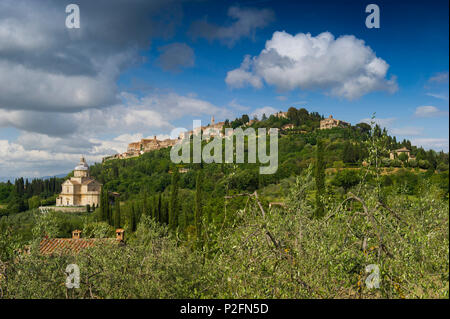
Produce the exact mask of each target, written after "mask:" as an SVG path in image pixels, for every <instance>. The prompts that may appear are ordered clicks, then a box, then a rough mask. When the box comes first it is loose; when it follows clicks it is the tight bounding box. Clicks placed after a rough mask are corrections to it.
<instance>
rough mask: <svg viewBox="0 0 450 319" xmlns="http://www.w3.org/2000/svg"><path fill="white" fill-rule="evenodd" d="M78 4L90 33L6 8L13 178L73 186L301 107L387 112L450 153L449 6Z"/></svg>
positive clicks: (2, 14) (6, 172)
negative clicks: (211, 130) (198, 127)
mask: <svg viewBox="0 0 450 319" xmlns="http://www.w3.org/2000/svg"><path fill="white" fill-rule="evenodd" d="M67 3H69V2H67ZM369 3H376V4H377V5H378V6H379V8H380V28H379V29H375V28H372V29H368V28H367V27H366V26H365V19H366V17H367V15H368V13H366V12H365V8H366V5H368V4H369ZM78 4H79V7H80V18H81V28H80V29H78V30H76V29H71V30H69V29H67V28H65V26H64V19H65V17H66V13H65V12H64V8H65V5H66V4H65V3H64V1H62V2H61V1H51V0H48V1H45V2H44V4H43V5H40V6H38V5H36V3H33V1H25V0H24V1H18V2H16V1H10V0H5V1H2V4H0V87H2V88H1V89H0V96H2V97H0V152H1V153H2V159H0V176H19V175H25V176H30V177H31V176H43V175H52V174H58V173H64V172H67V171H68V170H70V169H71V168H72V166H74V164H75V163H76V161H77V158H78V157H79V156H80V154H84V155H85V156H86V157H87V158H88V161H90V162H93V161H99V160H100V159H101V157H102V156H104V155H108V154H113V153H115V152H119V151H124V150H125V148H126V145H127V143H128V142H132V141H134V140H135V139H138V138H141V137H147V136H152V135H158V136H160V137H161V138H162V137H167V136H168V135H169V134H170V132H171V130H172V129H173V128H174V127H186V128H189V127H190V126H191V125H192V120H193V119H202V120H203V121H204V122H209V119H210V116H211V115H215V117H216V120H224V119H225V118H230V119H232V118H234V117H236V116H240V115H241V114H243V113H246V114H250V115H251V114H261V112H262V111H265V112H267V113H270V112H273V111H278V110H287V109H288V108H289V107H290V106H296V107H300V106H302V107H305V108H307V109H308V110H309V111H317V112H319V113H321V114H323V115H325V116H328V115H329V114H333V116H334V117H335V118H339V119H343V120H345V121H348V122H351V123H352V124H356V123H359V122H361V121H363V120H365V119H368V118H370V116H371V114H372V113H374V112H376V117H377V119H378V121H379V122H380V123H381V124H382V125H384V126H386V127H387V128H388V129H389V131H390V133H391V134H393V135H396V136H397V137H398V138H400V139H403V138H407V139H410V140H411V141H412V142H413V144H415V145H421V146H423V147H424V148H427V149H429V148H433V149H435V150H441V149H443V150H444V151H446V152H448V136H449V131H448V111H449V104H448V103H449V102H448V95H449V90H448V70H449V66H448V61H449V47H448V27H449V22H448V2H447V1H374V2H364V1H314V2H306V1H183V2H179V1H175V0H174V1H154V2H152V4H151V5H149V4H148V2H147V3H145V2H144V1H139V0H135V1H132V2H130V3H129V4H128V5H123V4H122V3H121V2H119V1H98V2H96V3H95V4H92V2H89V1H84V0H83V1H79V2H78ZM324 32H326V33H324ZM346 48H348V50H346ZM246 56H247V58H245V57H246ZM2 74H3V75H2Z"/></svg>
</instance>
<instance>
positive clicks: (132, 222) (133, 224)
mask: <svg viewBox="0 0 450 319" xmlns="http://www.w3.org/2000/svg"><path fill="white" fill-rule="evenodd" d="M129 218H130V227H131V231H133V232H134V231H136V212H135V207H134V202H132V203H131V210H130V216H129Z"/></svg>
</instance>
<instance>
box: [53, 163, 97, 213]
mask: <svg viewBox="0 0 450 319" xmlns="http://www.w3.org/2000/svg"><path fill="white" fill-rule="evenodd" d="M101 191H102V184H100V183H99V182H97V181H96V180H95V179H93V178H91V177H90V176H89V166H88V164H87V163H86V161H85V159H84V158H83V157H82V158H81V160H80V163H79V164H78V166H77V167H75V169H74V176H73V177H71V178H70V179H68V180H66V181H65V182H64V183H63V184H62V191H61V194H60V195H59V196H58V198H56V206H85V205H90V206H93V205H95V206H98V205H99V203H100V193H101Z"/></svg>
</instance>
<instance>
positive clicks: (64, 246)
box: [39, 238, 119, 255]
mask: <svg viewBox="0 0 450 319" xmlns="http://www.w3.org/2000/svg"><path fill="white" fill-rule="evenodd" d="M104 243H110V244H115V243H119V241H118V240H116V239H115V238H79V239H78V238H77V239H74V238H44V239H42V240H41V243H40V244H39V252H40V253H41V254H43V255H52V254H76V253H79V252H80V250H82V249H85V248H89V247H94V246H95V245H98V244H104Z"/></svg>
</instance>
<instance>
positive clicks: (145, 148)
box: [103, 111, 350, 162]
mask: <svg viewBox="0 0 450 319" xmlns="http://www.w3.org/2000/svg"><path fill="white" fill-rule="evenodd" d="M273 116H274V117H277V118H283V119H287V118H288V112H282V111H279V112H277V113H274V114H273ZM257 122H259V120H258V119H256V118H255V119H252V120H248V121H247V122H246V123H244V124H243V125H242V126H246V127H248V126H251V125H253V124H254V123H257ZM349 126H350V123H348V122H345V121H342V120H337V119H334V118H333V116H332V115H330V116H329V117H328V118H326V119H322V120H321V121H320V127H319V129H321V130H325V129H331V128H334V127H349ZM224 127H226V122H224V121H222V122H217V123H215V119H214V116H212V117H211V123H210V124H208V125H206V126H199V127H196V128H194V129H193V130H191V131H187V132H181V133H180V134H179V136H178V138H176V139H170V138H168V139H165V140H159V139H157V137H156V136H153V138H143V139H141V140H140V141H138V142H131V143H129V144H128V147H127V150H126V151H125V152H123V153H117V154H114V155H110V156H106V157H104V158H103V162H106V161H109V160H114V159H127V158H133V157H138V156H140V155H142V154H144V153H147V152H151V151H155V150H159V149H162V148H167V147H171V146H174V145H175V144H177V143H179V142H181V141H182V140H183V139H186V138H190V137H191V136H192V135H196V134H199V133H200V131H201V132H202V134H207V135H208V136H209V138H211V137H214V136H220V137H225V132H224ZM294 128H295V125H294V124H292V123H288V124H285V125H283V126H282V127H281V129H282V130H290V129H294ZM302 132H303V133H306V131H302Z"/></svg>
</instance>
